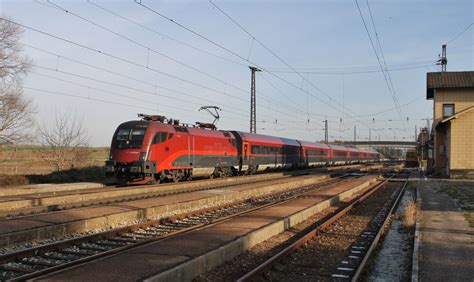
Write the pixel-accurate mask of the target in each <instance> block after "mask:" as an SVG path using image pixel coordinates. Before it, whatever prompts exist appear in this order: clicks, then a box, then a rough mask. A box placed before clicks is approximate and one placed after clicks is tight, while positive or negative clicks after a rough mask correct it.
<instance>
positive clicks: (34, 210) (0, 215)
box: [0, 171, 337, 219]
mask: <svg viewBox="0 0 474 282" xmlns="http://www.w3.org/2000/svg"><path fill="white" fill-rule="evenodd" d="M310 173H311V172H309V171H301V172H296V173H295V174H294V175H283V176H278V177H274V178H272V177H270V178H264V179H245V178H244V179H236V180H235V181H233V182H230V183H217V184H213V183H209V184H208V185H205V186H200V187H195V188H193V187H189V188H186V187H184V188H180V187H179V186H181V185H182V184H186V182H184V183H176V184H175V185H176V186H177V187H176V190H169V191H155V192H143V193H137V194H130V195H123V196H116V197H110V198H103V199H97V200H87V201H78V202H71V203H64V204H54V205H47V206H33V207H28V208H20V209H13V210H5V211H0V219H11V218H19V217H21V216H31V215H33V214H41V213H45V212H54V211H61V210H68V209H74V208H83V207H91V206H96V205H101V204H108V203H121V202H128V201H135V200H142V199H147V198H156V197H164V196H169V195H176V194H184V193H190V192H199V191H204V190H211V189H221V188H228V187H233V186H240V185H248V184H259V183H264V182H271V181H276V180H282V179H286V178H290V177H298V176H306V175H309V174H310ZM335 174H337V172H335V173H333V175H335ZM218 180H220V179H218ZM158 185H159V184H155V185H152V186H143V185H140V186H139V187H145V188H159V186H158ZM114 187H121V186H112V187H111V188H114ZM127 187H130V186H127ZM127 189H133V188H127ZM96 190H97V192H100V190H99V189H96ZM93 193H95V192H90V191H79V193H77V194H66V195H64V196H70V195H82V194H93ZM49 197H61V196H46V198H49ZM41 199H42V198H38V199H37V200H38V201H39V202H40V201H41Z"/></svg>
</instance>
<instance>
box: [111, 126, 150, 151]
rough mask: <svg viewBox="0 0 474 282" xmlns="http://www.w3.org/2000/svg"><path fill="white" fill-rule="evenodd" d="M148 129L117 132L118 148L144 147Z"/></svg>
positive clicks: (126, 129) (124, 129) (123, 129)
mask: <svg viewBox="0 0 474 282" xmlns="http://www.w3.org/2000/svg"><path fill="white" fill-rule="evenodd" d="M145 132H146V129H144V128H132V129H130V128H121V129H119V131H118V132H117V138H116V141H117V144H116V146H117V148H119V149H137V148H141V147H142V143H143V138H144V137H145Z"/></svg>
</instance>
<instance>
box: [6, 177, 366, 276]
mask: <svg viewBox="0 0 474 282" xmlns="http://www.w3.org/2000/svg"><path fill="white" fill-rule="evenodd" d="M357 177H358V176H351V175H345V176H342V177H339V178H335V179H331V180H329V181H325V182H323V183H319V184H315V185H309V186H305V187H300V188H295V189H292V190H290V191H285V192H279V193H275V194H271V195H266V196H262V197H259V198H255V199H250V200H244V201H239V202H234V203H231V204H226V205H221V206H216V207H212V208H207V209H205V210H200V211H195V212H192V213H187V214H182V215H177V216H172V217H168V218H164V219H160V220H155V221H149V222H145V223H140V224H135V225H131V226H127V227H123V228H120V229H115V230H111V231H107V232H101V233H96V234H93V235H89V236H84V237H78V238H74V239H69V240H64V241H59V242H55V243H51V244H47V245H42V246H38V247H35V248H30V249H25V250H22V251H17V252H13V253H9V254H6V255H2V256H0V279H1V280H13V281H17V280H26V279H32V278H35V277H38V276H41V275H44V274H47V273H51V272H54V271H57V270H60V269H64V268H68V267H72V266H74V265H77V264H80V263H84V262H87V261H91V260H95V259H98V258H100V257H104V256H107V255H111V254H114V253H118V252H121V251H124V250H127V249H130V248H134V247H137V246H140V245H144V244H147V243H150V242H155V241H157V240H162V239H165V238H169V237H171V236H176V235H177V234H181V233H184V232H188V231H191V230H195V229H198V228H202V227H204V226H208V225H210V224H214V223H217V222H222V221H225V220H229V219H232V218H235V217H238V216H240V215H243V214H246V213H249V212H253V211H255V210H258V209H262V208H265V207H268V206H271V205H276V204H281V203H282V202H285V201H290V200H292V199H295V198H297V197H300V196H303V195H304V194H306V193H310V192H313V191H315V190H317V189H323V188H329V187H332V186H333V185H336V184H340V183H341V182H344V181H350V180H352V179H354V178H357Z"/></svg>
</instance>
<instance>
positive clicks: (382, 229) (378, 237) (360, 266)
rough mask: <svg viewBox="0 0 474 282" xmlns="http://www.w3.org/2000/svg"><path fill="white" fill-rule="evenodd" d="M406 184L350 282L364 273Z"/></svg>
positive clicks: (405, 184)
mask: <svg viewBox="0 0 474 282" xmlns="http://www.w3.org/2000/svg"><path fill="white" fill-rule="evenodd" d="M407 184H408V181H405V183H404V184H403V186H402V189H400V191H399V192H398V195H397V198H396V199H395V201H394V202H393V204H392V206H391V208H390V211H389V212H388V213H387V216H386V217H385V220H384V222H383V223H382V224H381V225H380V228H379V230H378V232H377V235H376V236H375V238H374V240H372V242H371V243H370V247H369V249H368V250H367V252H366V253H365V255H364V258H363V259H362V261H361V262H360V264H359V266H358V267H357V270H356V272H355V274H354V276H352V281H353V282H355V281H358V280H359V278H360V276H361V275H362V273H363V272H364V269H365V266H366V265H367V262H368V261H369V259H370V257H371V256H372V254H373V252H374V251H375V248H376V247H377V245H378V243H379V241H380V239H381V238H382V235H383V234H384V233H385V227H386V226H387V225H388V223H389V221H390V218H391V215H392V214H393V213H394V212H395V210H396V208H397V206H398V203H399V202H400V200H401V198H402V196H403V193H404V192H405V188H406V186H407Z"/></svg>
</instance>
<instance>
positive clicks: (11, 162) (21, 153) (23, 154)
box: [0, 145, 109, 175]
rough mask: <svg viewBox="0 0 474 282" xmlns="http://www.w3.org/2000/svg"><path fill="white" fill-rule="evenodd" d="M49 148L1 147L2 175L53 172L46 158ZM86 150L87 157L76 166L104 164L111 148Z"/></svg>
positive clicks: (0, 168)
mask: <svg viewBox="0 0 474 282" xmlns="http://www.w3.org/2000/svg"><path fill="white" fill-rule="evenodd" d="M48 150H49V149H47V148H42V147H40V146H34V145H22V146H3V147H0V175H31V174H42V175H44V174H50V173H52V172H53V171H54V168H53V167H52V166H51V165H50V164H49V163H48V162H47V161H46V160H45V156H47V154H48ZM86 150H87V157H86V158H84V160H82V161H81V162H80V163H79V164H78V165H77V166H75V167H76V168H86V167H93V166H103V165H104V162H105V160H106V159H107V156H108V152H109V148H105V147H100V148H87V149H86ZM68 168H69V167H68Z"/></svg>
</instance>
